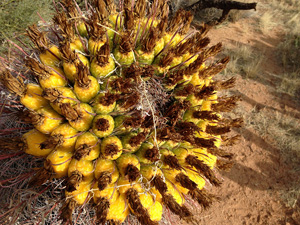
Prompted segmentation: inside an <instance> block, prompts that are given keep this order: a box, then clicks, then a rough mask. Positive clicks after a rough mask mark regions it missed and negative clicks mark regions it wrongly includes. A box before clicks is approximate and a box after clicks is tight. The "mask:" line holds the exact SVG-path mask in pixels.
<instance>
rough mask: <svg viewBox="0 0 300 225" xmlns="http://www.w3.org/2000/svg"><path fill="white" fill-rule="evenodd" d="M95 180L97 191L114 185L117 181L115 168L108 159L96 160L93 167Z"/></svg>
mask: <svg viewBox="0 0 300 225" xmlns="http://www.w3.org/2000/svg"><path fill="white" fill-rule="evenodd" d="M95 178H96V180H97V182H98V185H97V187H98V188H99V190H100V191H101V190H104V189H105V188H106V187H107V186H108V185H109V184H114V183H115V182H116V181H117V180H118V178H119V171H118V169H117V166H116V165H115V163H114V162H113V161H111V160H109V159H98V160H97V163H96V165H95Z"/></svg>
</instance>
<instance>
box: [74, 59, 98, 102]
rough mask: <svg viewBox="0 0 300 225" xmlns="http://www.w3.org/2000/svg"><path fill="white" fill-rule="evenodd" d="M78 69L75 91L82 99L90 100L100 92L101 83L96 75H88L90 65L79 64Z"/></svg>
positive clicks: (84, 100)
mask: <svg viewBox="0 0 300 225" xmlns="http://www.w3.org/2000/svg"><path fill="white" fill-rule="evenodd" d="M77 69H78V75H77V78H76V79H75V85H74V93H75V94H76V96H77V98H78V99H79V100H80V101H82V102H90V101H91V100H92V99H93V98H94V97H95V96H96V95H97V93H98V92H99V90H100V85H99V83H98V81H97V79H96V78H95V77H93V76H89V75H88V67H86V66H84V65H83V64H79V65H78V67H77Z"/></svg>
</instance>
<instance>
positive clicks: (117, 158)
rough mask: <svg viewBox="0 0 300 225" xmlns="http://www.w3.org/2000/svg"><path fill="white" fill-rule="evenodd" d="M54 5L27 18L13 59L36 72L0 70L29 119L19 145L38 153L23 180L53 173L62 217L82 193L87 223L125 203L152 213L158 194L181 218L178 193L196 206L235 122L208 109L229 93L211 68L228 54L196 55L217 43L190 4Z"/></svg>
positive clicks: (114, 213)
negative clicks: (39, 22)
mask: <svg viewBox="0 0 300 225" xmlns="http://www.w3.org/2000/svg"><path fill="white" fill-rule="evenodd" d="M60 6H61V10H60V11H59V10H58V12H57V14H56V15H55V16H54V19H53V24H52V25H51V26H50V27H49V26H46V27H45V28H44V30H43V29H42V28H40V27H37V26H36V25H33V26H31V27H29V28H28V29H27V35H28V36H29V38H30V39H31V41H32V42H33V44H34V45H35V49H34V50H32V52H25V51H24V54H25V57H24V58H23V59H22V60H23V62H24V65H25V66H26V70H24V71H25V73H26V76H27V77H29V76H31V75H32V76H33V77H36V78H37V80H38V82H37V83H28V82H27V80H25V81H24V80H23V78H22V77H21V76H18V74H17V73H16V72H15V71H12V70H10V69H6V70H5V71H3V72H2V73H1V82H2V84H3V85H4V86H5V87H6V88H7V89H8V90H9V91H10V92H12V93H15V94H16V95H18V96H19V97H20V102H21V103H22V104H23V105H24V107H25V108H24V110H25V112H26V115H27V116H26V121H27V122H29V123H30V124H32V125H33V126H34V129H32V130H30V131H29V132H27V133H25V134H23V136H22V138H21V139H22V142H21V143H22V150H23V151H25V153H27V154H30V155H33V156H36V157H42V158H44V159H45V160H44V167H43V168H40V169H39V170H37V172H36V173H35V175H34V176H33V177H32V178H31V180H30V183H31V184H32V185H38V186H40V185H42V184H44V185H46V184H47V182H51V180H53V179H56V178H63V179H65V182H66V189H65V202H64V204H63V206H62V208H61V212H62V213H61V215H60V218H61V219H62V220H63V221H64V222H67V221H69V222H72V212H73V211H74V209H75V208H76V207H77V206H80V205H83V204H92V205H93V207H94V209H95V212H96V217H97V218H96V221H97V223H98V224H119V223H122V222H124V221H125V220H126V218H127V217H128V215H129V213H132V214H133V215H134V216H135V217H136V218H137V219H138V220H139V222H140V223H141V224H144V225H149V224H157V223H158V222H159V221H160V220H161V219H162V214H163V206H165V209H166V210H170V211H172V212H173V213H174V214H176V215H178V216H179V217H180V218H190V217H191V216H192V213H191V211H190V209H189V208H188V207H186V205H185V204H184V203H185V198H186V197H185V196H187V195H189V196H190V197H191V198H192V199H194V200H195V201H197V202H198V203H199V204H200V205H201V206H202V207H203V208H206V207H208V206H209V205H210V204H211V203H212V200H213V199H214V198H215V197H214V196H213V195H212V194H210V193H208V192H207V190H206V189H205V188H204V186H205V183H206V182H209V183H211V184H213V185H216V186H219V185H220V184H221V181H220V180H219V178H218V177H217V176H216V175H215V173H214V170H215V169H214V168H217V169H222V168H228V167H229V165H230V160H228V159H230V157H231V156H232V155H231V154H230V153H227V152H225V151H224V150H222V149H221V148H220V146H221V145H222V146H226V145H231V144H233V142H234V141H235V140H236V137H231V138H230V137H228V136H226V135H225V134H226V133H227V132H229V131H230V128H231V127H232V126H239V125H240V124H241V120H240V119H235V120H230V119H225V118H222V116H221V115H220V112H224V111H230V110H231V109H232V108H233V107H234V106H235V105H236V102H237V100H238V98H236V97H226V96H225V97H218V96H217V91H219V90H222V89H227V88H231V87H233V84H234V81H235V80H234V79H230V80H227V81H214V80H213V79H212V78H213V76H214V75H216V74H217V73H219V72H220V71H221V70H222V69H223V68H224V67H225V66H226V64H227V62H228V58H227V57H226V58H224V59H221V60H219V61H216V62H212V63H210V64H209V63H206V64H207V65H205V62H206V61H207V59H209V58H212V57H213V56H215V55H216V54H217V53H218V52H219V51H220V50H221V44H217V45H215V46H212V47H210V48H208V47H207V46H208V44H209V38H207V37H205V35H206V33H207V31H208V27H207V26H206V25H203V26H202V27H200V29H198V30H195V29H191V27H190V24H191V22H192V19H193V16H192V14H191V13H190V12H187V11H184V10H179V11H177V12H176V13H175V14H174V16H173V17H172V18H168V2H167V1H163V0H155V1H153V3H152V4H150V3H149V2H148V1H146V0H136V1H129V0H125V1H123V3H122V4H120V5H119V6H118V7H117V6H116V5H115V4H114V1H113V0H95V1H92V2H91V3H90V4H87V8H86V10H85V11H84V12H83V11H81V10H80V9H79V7H78V6H77V5H76V3H74V2H73V1H72V0H63V1H61V2H60ZM57 8H58V5H57ZM45 29H46V30H45ZM20 60H21V59H20ZM24 71H23V72H24ZM20 72H21V73H22V71H20ZM24 82H25V83H24Z"/></svg>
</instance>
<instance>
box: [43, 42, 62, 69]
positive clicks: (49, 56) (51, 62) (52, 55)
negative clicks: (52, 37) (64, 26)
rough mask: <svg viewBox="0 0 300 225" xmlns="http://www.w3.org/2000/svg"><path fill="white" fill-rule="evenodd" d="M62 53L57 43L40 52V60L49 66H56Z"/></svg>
mask: <svg viewBox="0 0 300 225" xmlns="http://www.w3.org/2000/svg"><path fill="white" fill-rule="evenodd" d="M60 59H61V54H60V51H59V48H58V47H57V46H55V45H53V46H51V47H50V48H49V49H48V50H46V51H44V52H42V53H41V54H40V60H41V62H42V63H43V64H45V65H47V66H56V65H58V64H59V62H60Z"/></svg>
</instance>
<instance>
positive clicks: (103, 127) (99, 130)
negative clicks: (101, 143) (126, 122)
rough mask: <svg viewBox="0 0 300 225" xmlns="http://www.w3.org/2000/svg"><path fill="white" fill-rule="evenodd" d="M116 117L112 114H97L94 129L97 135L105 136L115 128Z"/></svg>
mask: <svg viewBox="0 0 300 225" xmlns="http://www.w3.org/2000/svg"><path fill="white" fill-rule="evenodd" d="M114 124H115V123H114V119H113V118H112V116H110V115H97V116H95V117H94V120H93V125H92V129H93V132H94V134H95V135H96V136H97V137H100V138H103V137H107V136H108V135H110V134H111V133H112V132H113V130H114Z"/></svg>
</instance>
